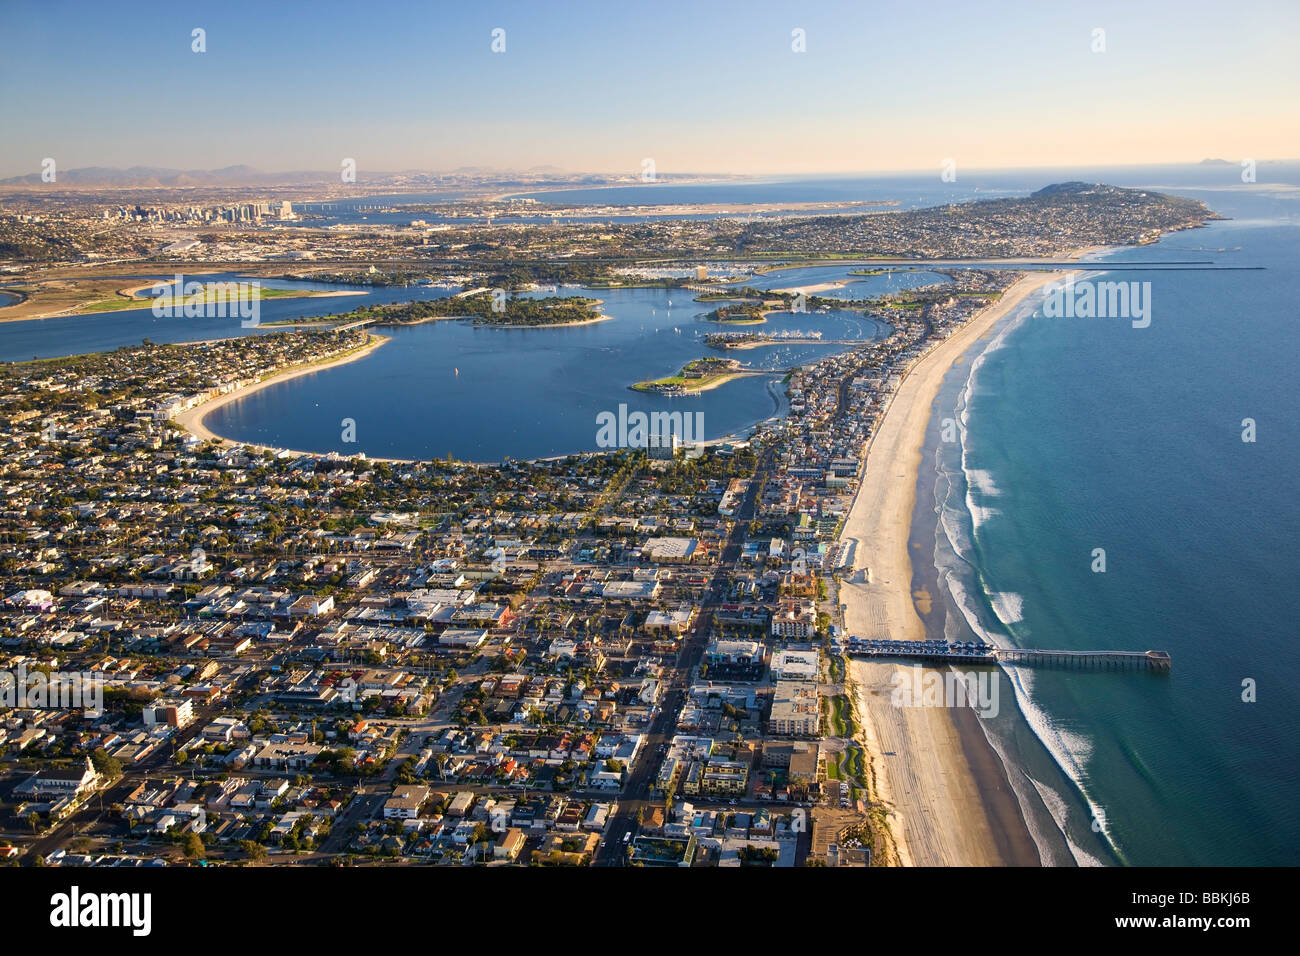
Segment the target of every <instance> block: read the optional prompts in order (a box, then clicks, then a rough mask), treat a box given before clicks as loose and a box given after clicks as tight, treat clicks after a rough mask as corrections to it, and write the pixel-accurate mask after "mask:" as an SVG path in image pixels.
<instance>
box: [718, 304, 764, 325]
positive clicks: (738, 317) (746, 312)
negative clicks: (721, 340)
mask: <svg viewBox="0 0 1300 956" xmlns="http://www.w3.org/2000/svg"><path fill="white" fill-rule="evenodd" d="M770 311H772V309H771V307H769V306H768V305H767V304H766V303H762V302H760V303H752V302H734V303H732V304H731V305H720V306H718V307H717V308H716V309H714V310H713V311H712V312H710V313H709V319H710V320H711V321H713V322H726V323H727V324H728V325H757V324H759V323H761V322H766V321H767V313H768V312H770Z"/></svg>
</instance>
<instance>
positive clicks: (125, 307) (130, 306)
mask: <svg viewBox="0 0 1300 956" xmlns="http://www.w3.org/2000/svg"><path fill="white" fill-rule="evenodd" d="M204 274H212V275H215V274H216V273H199V275H204ZM160 282H161V280H159V281H155V282H147V283H145V284H144V285H141V286H133V287H129V288H126V289H119V290H117V293H116V294H117V295H120V296H122V299H121V301H120V303H119V302H118V301H117V300H115V299H112V298H104V299H97V300H95V301H94V302H82V303H78V304H77V305H70V306H67V307H66V308H63V309H56V310H55V311H53V312H41V313H39V314H36V315H5V314H4V312H5V310H6V309H16V308H18V307H19V306H21V305H24V304H26V303H29V302H32V301H33V299H32V296H31V294H30V293H26V292H21V291H19V290H17V289H6V290H5V291H6V292H8V293H9V294H10V295H21V296H23V297H22V298H21V299H19V300H18V301H17V302H9V303H6V304H4V305H0V325H2V324H5V323H7V322H39V321H43V320H45V319H71V318H80V317H83V316H95V315H114V314H116V313H118V312H132V311H135V310H137V309H148V308H152V306H153V298H152V297H146V298H137V297H136V296H134V295H130V296H127V295H126V293H128V292H131V293H135V292H139V291H140V290H141V289H152V288H154V287H155V286H157V285H159V284H160ZM264 288H265V287H264ZM277 291H283V292H289V291H293V292H299V291H300V290H289V289H281V290H277ZM368 294H369V293H367V292H365V291H363V290H360V289H339V290H336V291H333V292H326V291H323V290H320V289H303V290H301V294H298V295H276V296H259V297H258V298H257V299H256V300H254V301H257V302H280V301H292V300H294V299H334V298H338V297H340V296H352V295H368ZM241 301H247V300H241ZM107 302H111V303H113V304H114V305H117V306H119V307H118V308H111V309H110V308H103V309H89V308H88V306H91V305H96V304H103V303H107Z"/></svg>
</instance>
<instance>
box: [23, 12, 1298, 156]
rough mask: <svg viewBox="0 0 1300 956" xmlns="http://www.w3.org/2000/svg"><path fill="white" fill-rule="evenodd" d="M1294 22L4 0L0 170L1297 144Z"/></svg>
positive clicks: (1230, 150) (1181, 150)
mask: <svg viewBox="0 0 1300 956" xmlns="http://www.w3.org/2000/svg"><path fill="white" fill-rule="evenodd" d="M195 27H202V28H203V29H204V30H206V33H207V37H206V39H207V52H206V53H203V54H196V53H193V52H191V30H192V29H193V28H195ZM495 27H501V28H504V29H505V31H506V52H505V53H503V54H494V53H492V51H491V49H490V45H491V40H492V38H491V31H492V30H493V28H495ZM1098 27H1099V28H1102V29H1104V30H1105V43H1106V50H1105V52H1104V53H1094V52H1092V49H1091V47H1092V45H1093V32H1092V31H1093V30H1094V28H1098ZM795 28H801V29H803V30H804V31H805V33H806V38H807V40H806V43H807V52H805V53H794V52H792V50H791V31H792V30H794V29H795ZM1298 36H1300V3H1297V2H1294V0H1287V2H1252V0H1245V2H1233V3H1231V4H1224V3H1222V2H1208V0H1187V2H1182V3H1167V4H1166V3H1141V4H1135V3H1068V2H1056V0H1049V2H1026V3H987V4H985V3H978V4H977V3H965V2H924V3H865V2H862V3H847V2H846V3H834V2H826V3H819V2H800V3H776V2H761V0H758V2H753V3H707V2H699V3H690V2H685V3H676V2H664V3H659V2H654V3H636V4H631V3H621V2H620V3H614V2H609V3H571V2H556V3H540V2H526V3H525V2H519V3H479V2H474V3H455V4H451V3H436V2H425V3H416V2H411V3H388V2H383V0H372V2H348V3H331V2H321V3H310V4H307V3H304V4H287V3H286V4H281V3H277V2H268V0H263V2H246V0H228V2H220V3H216V2H213V3H180V2H170V3H166V2H160V3H127V4H122V5H119V4H117V3H106V2H93V3H92V2H58V0H53V2H51V0H32V2H28V0H3V3H2V4H0V37H3V44H4V46H3V49H4V56H3V58H0V130H3V132H2V133H0V176H11V175H18V174H22V173H30V172H39V170H40V162H41V159H42V158H44V157H46V156H50V157H54V158H55V159H56V161H57V162H58V165H59V168H60V169H70V168H76V167H82V166H131V165H146V166H163V167H179V168H204V169H209V168H217V167H221V166H226V165H232V164H237V163H246V164H248V165H251V166H256V167H258V168H261V169H265V170H289V169H319V170H334V169H338V167H339V162H340V161H341V159H342V158H343V157H353V158H355V159H356V160H357V163H358V166H359V167H360V168H362V169H371V170H398V169H416V168H419V169H451V168H454V167H457V166H462V165H488V166H498V167H511V168H526V167H528V166H532V165H537V164H554V165H557V166H561V167H563V168H565V169H572V170H581V171H626V172H630V173H633V172H637V171H639V169H640V164H641V160H642V159H643V158H646V157H650V158H653V159H654V160H655V163H656V166H657V168H658V171H659V172H661V173H671V172H708V171H712V172H740V173H764V172H840V171H850V170H861V171H868V170H877V169H921V168H932V167H936V166H938V164H939V163H940V162H941V161H942V160H943V159H945V158H948V157H952V158H954V159H955V160H956V161H957V163H958V164H959V165H964V166H965V167H967V168H976V167H994V166H1043V165H1057V164H1067V163H1068V164H1079V165H1081V164H1089V163H1098V164H1103V163H1125V162H1163V161H1181V160H1186V161H1195V160H1199V159H1201V158H1204V157H1207V156H1220V157H1223V158H1226V159H1230V160H1237V159H1240V158H1242V157H1253V158H1257V159H1270V158H1274V159H1275V158H1284V157H1296V156H1300V122H1298V121H1297V117H1298V116H1300V109H1298V107H1297V104H1300V66H1298V65H1297V64H1300V55H1297V52H1296V39H1297V37H1298Z"/></svg>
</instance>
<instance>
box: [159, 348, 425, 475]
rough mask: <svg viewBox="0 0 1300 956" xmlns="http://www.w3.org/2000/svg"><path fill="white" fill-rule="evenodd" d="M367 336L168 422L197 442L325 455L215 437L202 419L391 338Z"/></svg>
mask: <svg viewBox="0 0 1300 956" xmlns="http://www.w3.org/2000/svg"><path fill="white" fill-rule="evenodd" d="M368 334H369V336H370V338H369V340H367V342H366V344H365V345H363V346H361V347H359V348H356V349H353V350H352V351H350V352H346V353H344V354H342V355H339V356H337V357H336V358H333V359H328V360H326V361H324V362H312V363H308V364H305V365H293V366H290V367H289V368H286V369H282V370H281V371H279V372H276V373H275V374H273V375H271V376H270V377H269V378H264V379H260V380H259V381H256V382H251V383H249V384H247V385H243V386H241V387H239V388H236V389H233V390H231V391H229V392H225V393H223V394H221V395H214V396H212V397H211V398H208V399H206V400H205V401H202V402H199V404H197V405H195V406H193V407H192V408H187V409H185V410H184V411H181V412H178V413H177V414H175V415H173V416H172V417H171V421H173V422H175V423H176V424H177V425H179V426H180V427H181V428H183V429H185V430H186V431H187V432H189V433H190V434H191V435H193V436H194V437H195V438H198V439H199V440H200V441H215V442H219V443H221V444H223V445H244V446H247V447H249V448H258V449H262V450H265V451H271V452H275V453H276V454H280V453H287V454H289V455H290V456H292V457H295V458H300V457H302V456H304V455H320V454H325V452H311V451H298V450H296V449H292V448H273V447H272V446H270V445H258V444H256V443H254V442H247V441H238V440H236V439H233V438H226V437H224V436H222V435H218V434H216V433H215V432H213V431H211V430H209V429H208V427H207V426H206V425H204V423H203V422H204V419H205V418H207V417H208V416H209V415H211V414H212V413H213V412H215V411H217V410H218V409H221V408H224V407H225V406H227V405H229V404H231V403H232V402H237V401H239V400H241V399H244V398H247V397H248V396H249V395H252V394H254V393H255V392H260V391H261V390H262V389H264V388H267V387H269V386H271V385H277V384H279V383H280V382H287V381H289V380H290V379H295V378H298V377H300V376H302V375H308V374H310V373H312V372H323V371H325V370H326V369H331V368H336V367H337V366H340V365H346V364H348V363H349V362H355V361H357V360H359V359H363V358H365V357H366V356H367V355H369V354H370V353H371V352H373V351H374V350H375V349H377V348H380V347H381V346H383V345H385V344H387V343H388V342H391V341H392V339H391V338H390V337H389V336H387V335H376V334H375V333H373V332H371V333H368ZM368 460H370V461H394V462H397V461H405V460H406V459H398V458H391V459H390V458H373V459H368Z"/></svg>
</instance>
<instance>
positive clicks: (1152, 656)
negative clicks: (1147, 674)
mask: <svg viewBox="0 0 1300 956" xmlns="http://www.w3.org/2000/svg"><path fill="white" fill-rule="evenodd" d="M846 650H847V652H848V654H849V656H850V657H876V658H882V657H883V658H904V659H910V660H924V661H934V662H937V663H942V664H1011V665H1014V666H1017V667H1061V668H1070V669H1074V670H1147V671H1151V672H1153V673H1158V674H1167V673H1169V670H1170V668H1171V667H1172V666H1173V660H1172V659H1171V658H1170V656H1169V653H1168V652H1167V651H1052V650H1040V649H1035V648H1020V647H994V646H993V645H991V644H980V643H976V642H973V641H972V642H964V643H955V644H949V643H948V642H947V641H891V640H885V639H863V638H857V637H850V638H849V644H848V648H847V649H846Z"/></svg>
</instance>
